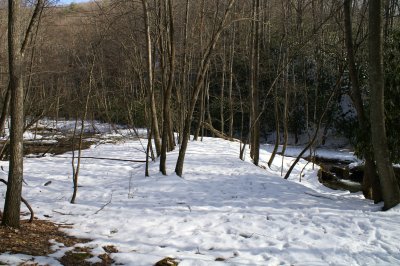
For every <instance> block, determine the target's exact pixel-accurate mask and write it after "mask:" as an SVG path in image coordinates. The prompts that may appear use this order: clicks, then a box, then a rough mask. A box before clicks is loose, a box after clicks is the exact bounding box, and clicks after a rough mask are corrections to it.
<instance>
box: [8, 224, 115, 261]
mask: <svg viewBox="0 0 400 266" xmlns="http://www.w3.org/2000/svg"><path fill="white" fill-rule="evenodd" d="M67 227H69V226H68V225H61V224H56V223H53V222H51V221H46V220H37V219H35V220H34V222H33V223H28V221H27V220H24V221H22V222H21V227H20V228H19V229H13V228H10V227H6V226H0V253H5V252H9V253H11V254H26V255H32V256H48V255H50V254H51V253H53V252H54V250H52V249H51V244H50V240H54V241H56V242H57V243H62V244H64V246H66V247H73V246H75V245H76V244H85V243H88V242H89V241H90V240H89V239H81V238H75V237H71V236H68V235H67V234H65V233H64V232H62V231H61V230H60V229H61V228H67ZM103 249H104V251H105V253H104V254H101V255H100V256H99V259H100V260H101V262H98V263H90V262H88V261H86V259H88V258H91V257H93V255H92V254H91V249H90V248H87V247H75V248H74V249H73V250H71V251H68V252H66V253H65V255H64V256H63V257H62V258H60V259H59V261H60V263H61V264H62V265H66V266H72V265H96V266H103V265H104V266H108V265H111V264H112V263H113V262H114V261H113V260H112V259H111V258H110V253H116V252H118V250H117V249H116V248H115V247H113V246H107V247H103ZM0 264H1V263H0ZM22 265H23V264H22ZM29 265H36V264H29Z"/></svg>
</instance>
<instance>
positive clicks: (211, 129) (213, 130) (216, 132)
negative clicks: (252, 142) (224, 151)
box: [201, 122, 240, 142]
mask: <svg viewBox="0 0 400 266" xmlns="http://www.w3.org/2000/svg"><path fill="white" fill-rule="evenodd" d="M201 124H202V126H203V127H205V128H206V129H208V130H210V131H211V132H212V133H213V134H214V135H216V136H217V137H218V138H221V139H224V140H229V141H236V142H240V141H239V140H238V139H235V138H232V137H229V136H227V135H226V134H224V133H222V132H221V131H219V130H217V129H215V128H214V127H213V126H212V125H210V124H208V123H207V122H202V123H201Z"/></svg>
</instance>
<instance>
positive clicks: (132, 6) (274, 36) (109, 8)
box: [0, 0, 400, 159]
mask: <svg viewBox="0 0 400 266" xmlns="http://www.w3.org/2000/svg"><path fill="white" fill-rule="evenodd" d="M144 2H146V4H147V10H146V11H145V10H144V4H143V3H144ZM231 2H233V3H232V7H231V8H230V9H229V10H228V8H229V5H230V4H231ZM384 9H385V16H384V40H385V81H386V84H387V86H386V92H385V93H386V96H387V101H386V113H387V126H388V134H389V138H390V142H391V144H392V145H390V146H391V147H398V145H399V144H398V142H399V136H398V135H397V134H398V132H400V130H399V126H400V121H399V116H398V115H396V114H398V110H397V109H398V108H399V106H400V98H399V97H400V96H399V95H400V93H399V82H400V79H399V78H400V77H399V75H400V74H399V73H400V71H399V64H398V61H399V57H398V55H399V52H400V47H399V46H398V43H399V40H400V30H399V23H398V14H399V3H398V1H386V4H385V8H384ZM0 12H1V14H0V93H1V97H2V102H5V98H6V92H7V84H8V63H7V6H6V3H5V1H4V0H3V1H1V9H0ZM32 12H33V4H32V3H28V2H27V3H26V4H25V6H24V8H23V16H24V19H23V21H22V23H23V25H24V26H25V27H27V26H28V22H29V18H30V15H31V13H32ZM146 19H147V21H148V25H146V22H145V21H146ZM344 24H345V19H344V7H343V1H335V0H334V1H322V0H296V1H286V0H284V1H281V0H279V1H278V0H254V1H250V0H240V1H226V0H224V1H221V0H218V1H215V0H198V1H197V0H196V1H194V0H173V1H161V0H154V1H132V0H113V1H95V2H90V3H82V4H75V3H72V4H70V5H66V6H56V5H55V3H53V2H47V3H46V4H45V7H44V9H43V12H41V14H40V22H39V23H38V24H37V25H36V27H35V29H34V34H33V35H32V38H31V40H30V42H29V46H28V49H27V50H26V53H25V57H24V68H25V69H26V75H24V90H25V107H24V108H25V115H26V116H27V117H29V119H32V118H34V117H38V116H47V117H66V118H72V119H75V118H76V117H80V118H81V117H83V115H84V114H85V113H86V115H85V116H86V117H87V118H88V119H97V120H101V121H105V122H110V123H122V124H127V125H131V126H136V127H148V128H151V124H152V122H151V121H154V117H153V119H152V118H151V117H152V113H153V112H155V113H156V115H157V123H158V124H159V126H160V132H162V129H161V127H162V126H161V125H162V122H163V121H164V120H165V118H164V115H163V108H164V106H165V101H164V100H163V99H164V98H165V96H166V95H168V94H170V95H169V96H167V97H169V98H170V102H169V103H168V104H169V105H170V113H169V116H170V119H171V121H170V122H169V123H168V124H169V126H170V127H171V129H172V130H173V131H175V132H182V131H183V128H184V126H185V119H186V118H187V117H188V114H190V113H191V108H192V107H193V114H192V117H191V120H192V122H193V123H190V124H189V126H190V130H191V133H192V134H195V135H196V136H198V135H201V134H205V135H211V134H215V132H216V131H218V132H217V133H218V134H219V133H221V134H222V136H227V137H230V138H232V137H234V138H240V139H242V140H244V141H246V140H248V141H247V142H249V141H250V142H251V141H252V140H251V139H250V138H249V132H251V131H252V130H254V128H256V129H257V131H258V132H259V134H261V138H264V139H266V138H268V137H271V136H272V135H271V132H276V131H280V133H281V134H280V135H281V136H277V137H278V138H279V139H281V141H282V142H283V141H284V140H285V139H287V136H288V135H291V136H293V137H294V139H295V140H296V141H297V140H298V138H300V136H301V134H304V133H309V132H313V131H314V130H315V128H316V126H317V125H318V123H319V120H321V134H326V133H327V132H335V133H337V134H341V135H342V136H345V137H347V138H348V139H349V140H350V141H351V142H352V143H353V144H355V145H356V146H357V145H358V144H360V143H364V142H363V140H362V138H360V137H359V134H358V131H357V130H356V128H357V126H356V125H357V115H356V112H355V109H354V107H353V103H352V100H351V97H350V96H351V93H350V92H351V86H350V78H349V67H348V51H347V49H346V45H345V43H346V42H345V25H344ZM351 26H352V33H353V44H354V55H355V64H356V71H357V76H358V78H359V81H360V88H361V93H362V98H363V99H364V101H365V102H364V105H365V106H366V108H367V109H368V105H369V104H368V99H369V86H368V73H367V69H368V60H367V53H368V47H367V37H368V1H354V2H353V3H352V5H351ZM147 30H149V32H148V33H149V38H150V39H149V41H150V44H151V45H150V47H149V46H148V43H147V40H148V39H147V35H146V33H147ZM149 48H150V49H151V50H150V51H151V53H150V54H149V53H148V51H149ZM149 58H150V62H151V66H150V67H149V66H148V65H147V64H148V62H149ZM149 71H150V72H152V73H151V75H149ZM149 79H151V82H149ZM332 92H334V93H333V94H332ZM151 93H153V95H154V101H153V103H154V105H155V109H154V110H153V109H152V106H151V105H152V102H151V99H150V100H149V94H151ZM194 96H195V97H194ZM150 98H151V97H150ZM193 98H196V99H195V101H194V105H193V106H192V102H193ZM329 99H331V100H329ZM325 109H327V110H326V111H325ZM324 112H325V115H324V117H323V119H321V114H322V113H324ZM204 125H207V126H206V127H204ZM277 129H278V130H277ZM160 134H161V133H160ZM274 134H275V133H274ZM250 135H251V134H250ZM253 135H254V134H253ZM220 136H221V135H220ZM274 138H275V137H274ZM360 139H361V140H360ZM318 141H319V142H321V141H323V140H322V139H319V140H318ZM358 146H361V147H362V146H363V145H362V144H361V145H358ZM399 150H400V149H392V155H393V158H395V159H398V158H399V157H400V156H399V154H398V152H399ZM360 154H362V152H360Z"/></svg>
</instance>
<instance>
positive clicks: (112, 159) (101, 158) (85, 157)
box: [57, 156, 146, 163]
mask: <svg viewBox="0 0 400 266" xmlns="http://www.w3.org/2000/svg"><path fill="white" fill-rule="evenodd" d="M57 158H63V159H71V158H72V157H65V156H57ZM81 158H82V159H94V160H110V161H121V162H133V163H145V162H146V161H145V160H129V159H117V158H103V157H91V156H81Z"/></svg>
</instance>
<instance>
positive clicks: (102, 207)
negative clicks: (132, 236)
mask: <svg viewBox="0 0 400 266" xmlns="http://www.w3.org/2000/svg"><path fill="white" fill-rule="evenodd" d="M112 195H113V194H112V193H111V197H110V200H109V201H108V202H107V203H106V204H104V205H103V206H101V208H100V209H98V210H97V211H96V212H95V213H94V214H98V213H99V212H101V211H102V210H103V209H104V208H105V207H106V206H107V205H108V204H110V203H111V201H112Z"/></svg>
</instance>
